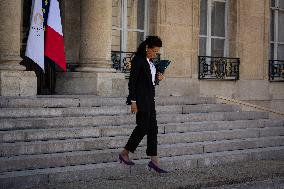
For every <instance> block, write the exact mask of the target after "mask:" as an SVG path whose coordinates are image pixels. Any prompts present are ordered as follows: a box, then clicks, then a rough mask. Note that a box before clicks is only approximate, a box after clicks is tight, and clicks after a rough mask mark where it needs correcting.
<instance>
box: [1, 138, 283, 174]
mask: <svg viewBox="0 0 284 189" xmlns="http://www.w3.org/2000/svg"><path fill="white" fill-rule="evenodd" d="M273 146H284V136H273V137H262V138H248V139H234V140H222V141H209V142H208V141H206V142H194V143H177V144H163V145H159V146H158V154H159V157H171V156H182V155H191V154H202V153H209V152H210V153H212V152H222V151H232V150H244V149H253V148H264V147H273ZM145 150H146V147H139V148H137V151H136V152H135V153H134V154H133V155H132V156H131V157H132V158H133V159H141V158H142V159H145V158H147V156H146V154H145ZM120 151H121V149H107V150H93V151H77V152H65V153H54V154H41V155H22V156H14V157H1V158H0V172H7V171H16V170H24V169H40V168H41V169H42V168H50V167H62V166H71V165H84V164H96V163H104V162H114V161H116V160H117V156H118V153H119V152H120Z"/></svg>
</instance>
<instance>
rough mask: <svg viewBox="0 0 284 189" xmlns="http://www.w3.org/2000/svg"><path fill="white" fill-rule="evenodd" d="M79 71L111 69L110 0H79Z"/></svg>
mask: <svg viewBox="0 0 284 189" xmlns="http://www.w3.org/2000/svg"><path fill="white" fill-rule="evenodd" d="M80 25H81V39H80V65H79V68H78V71H81V72H84V71H86V72H91V71H98V72H114V71H115V70H114V69H111V61H110V58H111V35H112V0H104V1H102V0H84V1H81V24H80Z"/></svg>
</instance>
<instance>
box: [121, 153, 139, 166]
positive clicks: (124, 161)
mask: <svg viewBox="0 0 284 189" xmlns="http://www.w3.org/2000/svg"><path fill="white" fill-rule="evenodd" d="M118 159H119V161H120V163H122V162H123V163H124V164H125V165H135V163H134V162H133V161H126V160H125V159H124V158H123V157H122V155H121V154H119V155H118Z"/></svg>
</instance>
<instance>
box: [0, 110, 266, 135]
mask: <svg viewBox="0 0 284 189" xmlns="http://www.w3.org/2000/svg"><path fill="white" fill-rule="evenodd" d="M256 119H268V113H266V112H210V113H191V114H158V115H157V121H158V123H169V122H171V123H181V122H197V121H233V120H256ZM135 122H136V121H135V115H130V114H125V115H114V116H81V117H54V118H19V119H12V118H6V119H0V130H2V131H3V130H15V129H39V128H54V127H56V128H57V127H58V126H59V125H60V126H61V127H62V128H63V127H80V126H101V125H125V124H135Z"/></svg>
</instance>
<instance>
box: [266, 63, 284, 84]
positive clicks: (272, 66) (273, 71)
mask: <svg viewBox="0 0 284 189" xmlns="http://www.w3.org/2000/svg"><path fill="white" fill-rule="evenodd" d="M269 81H282V82H283V81H284V60H269Z"/></svg>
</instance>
